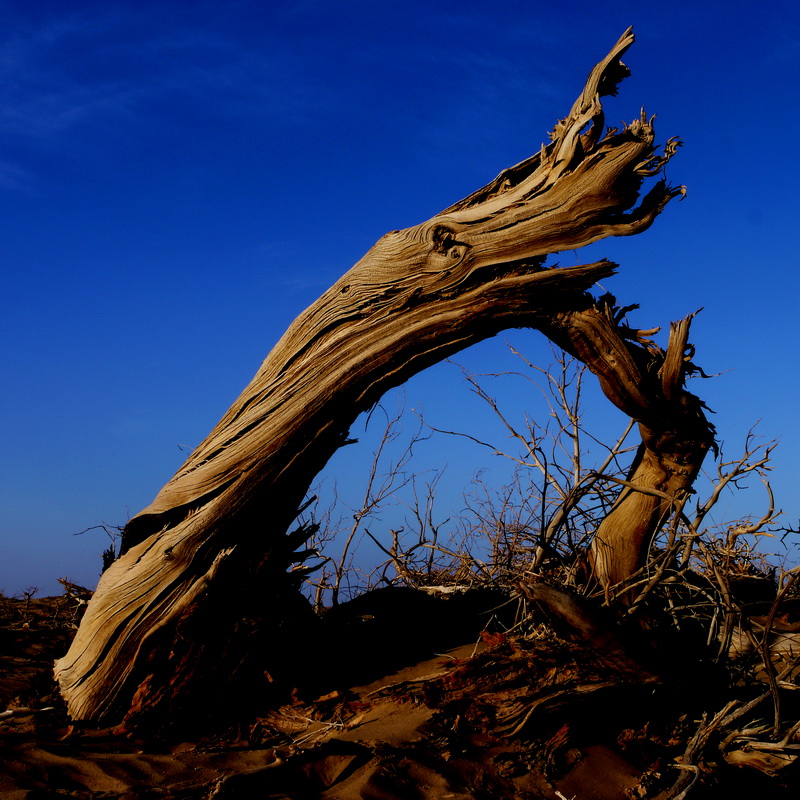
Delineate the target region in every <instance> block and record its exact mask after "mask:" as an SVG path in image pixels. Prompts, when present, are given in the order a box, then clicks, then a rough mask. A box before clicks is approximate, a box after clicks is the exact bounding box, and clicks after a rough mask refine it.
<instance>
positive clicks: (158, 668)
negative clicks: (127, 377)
mask: <svg viewBox="0 0 800 800" xmlns="http://www.w3.org/2000/svg"><path fill="white" fill-rule="evenodd" d="M632 42H633V34H632V32H631V31H630V30H629V31H626V33H625V34H624V35H623V36H622V37H621V38H620V40H619V41H618V42H617V43H616V45H615V46H614V47H613V48H612V50H611V52H610V53H609V54H608V56H607V57H606V58H605V59H604V60H603V61H602V62H600V64H598V65H597V66H596V67H595V68H594V70H593V71H592V73H591V75H590V77H589V79H588V81H587V84H586V87H585V89H584V91H583V92H582V94H581V96H580V97H579V98H578V100H577V101H576V103H575V105H574V107H573V109H572V111H571V112H570V114H569V115H568V116H567V117H566V118H565V119H564V120H561V121H560V122H559V123H558V124H557V125H556V127H555V129H554V131H553V133H552V134H551V142H550V143H549V144H548V145H547V146H543V147H542V149H541V150H540V151H539V152H538V153H537V154H536V155H534V156H532V157H531V158H529V159H527V160H526V161H524V162H522V163H521V164H518V165H516V166H514V167H511V168H509V169H507V170H504V171H503V172H502V173H501V174H500V175H499V176H498V178H497V179H495V180H494V181H493V182H491V183H490V184H488V185H487V186H485V187H483V188H482V189H480V190H478V191H477V192H475V193H473V194H472V195H470V196H469V197H467V198H465V199H464V200H462V201H460V202H458V203H456V204H454V205H453V206H451V207H450V208H448V209H447V210H445V211H444V212H442V213H441V214H438V215H436V216H435V217H433V218H432V219H430V220H428V221H426V222H423V223H421V224H419V225H416V226H414V227H411V228H407V229H405V230H401V231H392V232H390V233H388V234H386V235H385V236H384V237H383V238H382V239H380V240H379V241H378V242H377V243H376V244H375V246H374V247H373V248H372V249H371V250H370V251H369V252H368V253H367V254H366V255H365V256H364V257H363V258H362V259H361V260H360V261H359V262H358V263H357V264H356V265H355V266H354V267H353V268H352V269H350V270H349V271H348V272H347V273H346V274H345V275H343V276H342V277H341V278H340V279H339V280H338V281H337V282H336V283H335V284H334V285H333V286H332V287H331V288H330V289H329V290H328V291H327V292H325V293H324V294H323V295H322V296H321V297H320V298H319V300H317V301H316V302H315V303H313V304H312V305H311V306H310V307H309V308H308V309H306V310H305V311H304V312H303V313H302V314H300V316H298V317H297V319H296V320H295V321H294V322H293V323H292V324H291V326H290V327H289V329H288V330H287V331H286V333H285V334H284V336H283V337H282V338H281V340H280V341H279V342H278V343H277V344H276V345H275V347H274V348H273V350H272V351H271V352H270V354H269V355H268V356H267V358H266V360H265V361H264V363H263V364H262V366H261V369H260V370H259V371H258V373H257V374H256V376H255V377H254V378H253V380H252V382H251V383H250V384H249V386H248V387H247V388H246V389H245V390H244V392H243V393H242V394H241V396H240V397H239V399H238V400H237V401H236V402H235V403H234V404H233V405H232V406H231V408H230V410H229V411H228V412H227V413H226V414H225V416H224V417H223V418H222V420H221V421H220V422H219V424H218V425H217V426H216V427H215V428H214V430H213V431H212V432H211V433H210V434H209V436H208V437H207V438H206V440H205V441H204V442H203V443H202V444H200V446H199V447H198V448H197V449H196V450H195V451H194V452H193V453H192V455H191V456H190V457H189V458H188V460H187V461H186V463H185V464H184V465H183V466H182V467H181V469H180V470H178V472H177V473H176V475H175V476H174V477H173V478H172V479H171V480H170V481H169V482H168V483H167V484H166V485H165V486H164V488H163V489H162V490H161V491H160V492H159V494H158V496H157V497H156V498H155V499H154V501H153V502H152V503H151V504H150V505H149V506H148V507H147V508H145V509H144V510H143V511H141V512H140V513H139V514H138V515H137V516H136V517H134V518H133V519H132V520H131V521H130V522H129V524H128V525H127V527H126V529H125V532H124V537H123V544H124V549H125V552H124V554H123V555H122V557H121V558H120V559H118V560H117V561H116V562H115V563H114V564H113V565H112V566H111V567H110V568H109V569H108V570H107V571H106V573H105V574H104V575H103V577H102V579H101V581H100V585H99V586H98V588H97V591H96V593H95V595H94V597H93V598H92V600H91V602H90V603H89V607H88V609H87V612H86V615H85V616H84V618H83V621H82V623H81V626H80V629H79V631H78V634H77V636H76V638H75V641H74V643H73V645H72V647H71V648H70V650H69V652H68V653H67V655H66V656H65V657H64V658H62V659H60V660H59V661H58V662H57V664H56V677H57V679H58V682H59V685H60V687H61V691H62V694H63V696H64V697H65V699H66V701H67V705H68V708H69V713H70V714H71V715H72V717H73V718H75V719H78V720H108V719H118V718H120V717H122V716H123V715H126V724H127V725H128V727H129V728H132V727H137V726H144V727H146V726H148V725H152V726H155V727H158V726H159V725H163V724H164V721H165V720H167V719H169V718H172V719H175V718H177V717H180V716H181V715H184V716H187V715H188V709H189V708H190V707H191V704H192V703H191V698H193V697H194V698H197V697H201V696H202V695H203V693H204V692H209V691H214V692H215V693H216V692H218V691H220V687H221V686H223V685H231V683H232V682H233V681H235V680H236V678H237V676H238V677H241V676H242V675H244V674H245V673H247V672H248V670H251V671H252V669H253V667H252V664H253V663H256V664H257V668H256V671H258V670H261V672H263V671H264V669H266V667H264V664H265V663H266V664H270V665H271V666H270V667H269V669H270V670H271V669H273V666H274V668H275V669H276V670H277V671H278V672H280V671H281V668H283V669H284V671H285V670H286V665H287V663H290V661H291V659H290V658H289V654H288V653H287V652H286V650H287V649H291V647H290V646H289V645H287V644H286V641H287V640H286V639H284V638H281V637H284V636H286V627H287V624H288V623H289V622H292V621H293V620H294V621H295V622H296V621H297V619H299V618H300V617H302V608H301V604H300V603H299V601H298V598H297V591H296V587H295V586H293V585H292V583H291V579H290V578H289V577H287V575H286V569H287V567H288V566H289V565H290V564H291V563H292V559H293V555H292V554H293V551H294V550H295V549H296V548H297V547H298V546H300V545H301V544H302V541H303V538H304V535H305V534H304V532H303V531H300V532H299V533H297V534H296V535H287V533H286V531H287V530H288V529H289V527H290V525H291V523H292V520H293V519H294V517H295V516H296V513H297V509H298V507H299V505H300V504H301V502H302V499H303V496H304V494H305V493H306V491H307V489H308V487H309V485H310V483H311V481H312V480H313V478H314V476H315V475H316V474H317V473H318V472H319V470H320V469H321V468H322V467H323V466H324V464H325V463H326V462H327V460H328V459H329V458H330V456H331V455H332V454H333V453H334V452H335V451H336V449H337V448H338V447H340V446H341V445H342V444H343V443H344V442H345V440H346V438H347V433H348V429H349V427H350V425H351V424H352V422H353V421H354V420H355V418H356V416H357V415H358V414H359V413H361V412H362V411H363V410H365V409H367V408H369V407H370V406H371V405H372V404H374V403H375V402H377V400H378V399H379V398H380V397H381V395H382V394H383V393H384V392H385V391H386V390H387V389H389V388H391V387H393V386H396V385H398V384H401V383H402V382H404V381H405V380H407V379H408V378H409V377H410V376H411V375H413V374H414V373H416V372H418V371H419V370H421V369H423V368H425V367H427V366H429V365H431V364H433V363H435V362H437V361H439V360H441V359H443V358H445V357H446V356H449V355H451V354H452V353H454V352H456V351H458V350H460V349H462V348H464V347H467V346H468V345H471V344H473V343H475V342H478V341H480V340H482V339H485V338H487V337H490V336H492V335H494V334H495V333H497V332H498V331H501V330H503V329H506V328H510V327H521V326H530V327H537V326H539V325H540V323H542V322H543V321H546V320H548V319H551V318H552V317H553V315H556V314H559V313H562V312H566V311H569V310H571V309H575V308H583V307H585V306H586V303H587V297H586V295H585V292H586V290H587V289H589V288H590V287H591V286H592V285H593V284H594V283H595V282H596V281H598V280H600V279H602V278H605V277H607V276H609V275H611V274H612V273H613V271H614V266H615V265H613V264H611V263H609V262H606V261H601V262H598V263H595V264H588V265H583V266H576V267H571V268H563V269H562V268H544V267H543V266H542V264H543V263H544V259H545V257H546V256H547V255H548V254H551V253H554V252H559V251H562V250H567V249H574V248H578V247H581V246H583V245H586V244H590V243H592V242H595V241H598V240H599V239H602V238H605V237H607V236H627V235H631V234H634V233H637V232H639V231H641V230H644V229H645V228H646V227H648V226H649V225H650V224H651V223H652V221H653V220H654V219H655V217H656V216H657V215H658V214H659V213H660V211H661V210H662V209H663V208H664V206H665V205H666V203H667V202H668V201H669V200H670V199H672V198H673V197H675V196H676V195H677V194H679V193H680V192H681V189H680V188H671V187H668V186H667V185H666V183H665V182H664V181H658V182H657V183H656V184H655V186H654V187H653V188H652V189H651V191H650V192H649V193H648V194H647V195H646V196H645V197H644V198H643V199H642V200H641V202H638V205H637V201H639V190H640V187H641V183H642V180H643V178H644V177H647V176H649V175H651V174H654V173H655V172H657V171H658V169H660V167H661V166H663V163H665V162H666V160H667V159H668V158H669V156H670V155H671V154H672V152H674V149H675V146H676V145H675V143H674V142H670V143H669V144H668V146H667V149H666V150H665V151H664V155H663V156H660V155H658V153H657V151H656V146H655V142H654V135H655V134H654V130H653V126H652V120H648V119H647V118H646V117H645V116H644V114H642V116H641V117H640V118H638V119H636V120H635V121H634V122H633V123H632V124H631V125H629V126H628V127H626V128H625V129H624V130H622V131H618V132H617V131H609V132H607V133H606V132H605V131H604V122H603V112H602V106H601V103H600V96H601V95H604V94H611V93H614V91H615V89H616V84H617V83H618V81H619V80H620V79H621V78H623V77H625V76H626V75H627V74H628V71H627V68H626V67H625V66H624V65H623V64H622V62H621V61H620V58H621V56H622V54H623V53H624V52H625V50H626V49H627V48H628V47H629V46H630V44H631V43H632ZM254 608H255V611H254V610H253V609H254ZM245 613H246V614H249V615H255V617H256V618H255V619H254V620H242V619H240V617H241V616H242V614H245ZM248 626H249V627H248ZM281 648H283V652H274V651H275V650H280V649H281ZM254 651H260V652H254ZM248 674H250V673H248Z"/></svg>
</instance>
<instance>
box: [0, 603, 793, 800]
mask: <svg viewBox="0 0 800 800" xmlns="http://www.w3.org/2000/svg"><path fill="white" fill-rule="evenodd" d="M2 603H3V606H2V608H0V711H2V710H4V709H9V710H10V712H11V713H9V712H5V714H4V715H0V798H3V800H6V799H8V800H11V798H14V799H15V800H16V798H20V799H21V798H30V800H36V799H37V798H45V799H46V798H61V797H72V798H125V799H126V800H128V799H130V800H133V799H134V798H212V797H213V798H234V797H243V798H256V797H258V798H292V800H295V799H296V800H300V799H301V798H317V797H319V798H329V799H330V800H349V798H367V799H369V798H372V800H380V799H384V800H407V799H411V800H417V799H419V800H438V799H439V798H453V799H454V800H461V799H462V798H463V799H466V798H476V799H478V798H532V799H533V798H552V800H556V799H557V798H579V799H580V800H592V799H594V800H620V799H621V798H644V797H651V798H652V797H666V796H667V794H666V790H667V789H668V788H669V787H670V786H672V785H673V784H674V782H675V780H676V779H677V777H678V776H679V770H678V769H676V768H675V766H674V765H675V763H676V758H678V757H679V755H680V753H681V752H682V751H683V747H684V743H685V741H684V740H685V737H686V736H688V735H689V732H690V731H691V730H692V728H691V720H685V721H684V722H681V721H680V715H676V714H674V713H672V712H674V711H675V708H674V705H675V698H674V695H671V694H670V692H669V691H667V690H665V689H664V687H663V686H661V684H660V683H659V681H658V680H657V679H654V678H653V676H652V675H649V674H646V673H639V674H637V673H636V671H635V670H633V671H631V669H630V667H629V665H627V666H626V665H620V664H616V665H611V666H609V665H607V664H603V663H602V661H601V660H599V659H597V658H596V657H594V656H593V655H592V654H591V653H589V654H587V653H586V652H585V651H581V650H580V649H579V648H577V647H575V646H573V645H571V644H569V643H567V642H561V641H559V640H554V639H553V640H551V639H547V637H546V636H545V637H544V638H541V639H537V638H536V637H535V636H534V637H533V638H531V637H530V635H529V636H528V637H527V639H525V640H515V639H511V638H508V637H506V636H505V635H502V634H499V633H493V634H484V635H483V636H482V637H476V638H474V639H471V640H470V641H465V642H464V643H462V644H461V645H458V646H456V647H450V648H449V649H447V650H446V651H443V652H439V653H430V654H428V655H427V656H426V657H419V655H418V654H415V655H414V656H413V658H412V659H411V660H412V661H413V663H406V664H404V665H402V664H401V665H400V666H399V667H396V668H394V667H393V668H392V669H390V670H387V671H386V672H385V673H383V672H381V674H377V675H373V676H372V679H371V680H369V681H366V682H364V683H362V684H361V685H358V686H346V685H344V684H342V686H341V687H340V688H338V689H336V690H334V691H331V692H328V693H327V694H325V695H323V696H321V697H316V698H314V699H312V700H308V699H305V700H302V701H301V700H297V701H295V702H293V703H290V704H287V705H285V706H283V707H281V708H278V709H275V710H274V711H272V712H270V713H269V714H267V715H262V716H257V717H254V718H253V719H249V720H246V721H243V722H242V724H241V725H239V726H238V727H237V728H236V729H235V730H228V731H224V732H223V733H221V734H219V735H216V736H205V737H202V738H198V740H197V741H184V742H170V743H163V742H161V743H159V742H142V741H135V740H131V739H129V738H126V737H125V736H122V735H118V734H115V732H114V731H113V730H111V729H93V728H88V727H84V728H80V727H77V726H72V725H70V721H69V720H68V718H67V716H66V714H65V711H64V708H63V705H62V703H61V701H60V698H59V696H58V693H57V691H56V687H55V685H54V684H53V681H52V677H51V666H52V661H53V659H54V658H56V657H58V656H60V655H61V654H63V652H64V650H65V648H66V647H67V646H68V643H69V640H70V638H71V636H72V634H73V632H74V626H73V625H72V621H71V615H72V612H73V608H74V607H73V606H71V605H70V604H69V603H68V602H67V601H66V600H65V599H64V598H48V599H45V600H38V601H32V602H29V603H27V604H25V603H24V601H8V600H4V601H2ZM543 636H544V635H543ZM659 693H661V696H660V697H659V699H658V702H657V703H656V704H655V705H653V704H652V703H653V701H652V698H653V697H654V696H658V695H659ZM648 704H650V705H648ZM654 708H655V709H657V711H658V716H659V717H660V719H656V718H652V717H653V714H652V711H653V709H654ZM682 725H683V728H682V727H681V726H682ZM682 737H683V738H682ZM726 774H728V773H726ZM730 775H731V776H732V778H731V779H732V780H734V784H733V785H736V786H737V788H738V789H740V790H747V789H748V787H749V786H750V783H751V782H752V781H756V783H757V781H758V780H762V779H763V778H764V776H763V775H762V774H761V773H757V772H754V771H753V770H741V769H738V770H734V771H733V773H730ZM723 778H724V779H723V781H722V782H721V783H720V782H719V781H717V782H716V783H717V786H716V788H715V789H714V790H713V791H711V792H710V793H709V791H708V790H704V789H703V788H702V787H701V788H700V789H699V790H698V791H693V792H692V796H693V797H723V796H725V797H731V796H733V795H731V794H730V785H731V783H730V780H731V779H729V778H725V777H724V776H723ZM786 785H787V784H786V782H785V781H784V782H783V783H781V784H780V785H778V784H775V785H771V791H770V793H769V794H768V795H764V796H770V797H796V796H797V795H796V793H792V792H791V791H790V790H788V789H786ZM726 786H727V788H726ZM762 788H763V787H762ZM752 791H753V792H759V791H761V788H759V786H757V785H756V784H755V783H754V784H753V787H752ZM737 796H745V795H742V794H741V793H740V794H739V795H737ZM754 796H756V795H755V794H754Z"/></svg>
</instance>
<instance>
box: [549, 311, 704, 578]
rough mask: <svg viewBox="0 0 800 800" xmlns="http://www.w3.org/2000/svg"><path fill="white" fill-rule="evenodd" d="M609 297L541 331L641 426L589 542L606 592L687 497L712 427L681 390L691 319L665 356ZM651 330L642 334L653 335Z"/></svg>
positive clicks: (675, 331)
mask: <svg viewBox="0 0 800 800" xmlns="http://www.w3.org/2000/svg"><path fill="white" fill-rule="evenodd" d="M621 316H622V312H621V311H620V310H619V309H617V308H616V307H615V305H614V298H613V297H610V296H608V295H606V296H604V297H602V298H600V300H598V301H597V302H595V303H593V304H592V305H591V306H589V307H587V308H586V309H584V310H582V311H578V310H574V311H568V312H566V313H563V314H556V315H554V316H553V317H552V318H551V320H549V321H548V322H547V323H545V324H543V325H540V328H541V329H542V331H543V332H544V333H545V334H547V335H548V336H549V337H550V338H551V339H552V340H553V341H554V342H556V343H557V344H559V345H560V346H561V347H563V348H564V349H565V350H567V352H569V353H571V354H572V355H574V356H575V357H576V358H578V359H580V360H581V361H583V362H584V363H585V364H586V365H587V366H588V367H589V369H590V370H591V371H592V372H594V373H595V374H596V375H597V376H598V378H599V379H600V385H601V386H602V388H603V392H604V393H605V395H606V397H608V399H609V400H610V401H611V402H612V403H613V404H614V405H615V406H617V408H619V409H621V410H622V411H624V412H625V413H626V414H627V415H628V416H630V417H631V418H632V419H634V420H636V421H637V422H638V423H639V433H640V435H641V438H642V443H641V445H640V446H639V450H638V452H637V455H636V458H635V460H634V463H633V465H632V467H631V470H630V474H629V475H628V477H627V481H626V484H627V485H625V486H623V488H622V491H621V492H620V494H619V496H618V498H617V500H616V502H615V504H614V506H613V508H612V509H611V511H610V512H609V513H608V515H607V516H606V517H605V519H604V520H603V522H602V523H601V525H600V528H599V529H598V531H597V533H596V534H595V536H594V539H593V540H592V545H591V549H590V552H589V559H590V564H591V568H592V571H593V573H594V576H595V577H596V578H597V579H598V580H599V581H600V583H601V584H602V585H603V586H605V587H610V586H612V585H613V584H616V583H619V582H621V581H624V580H625V579H627V578H629V577H630V576H632V575H633V574H634V573H635V572H636V571H637V570H638V569H639V568H640V567H642V566H643V564H644V562H645V560H646V556H647V552H648V550H649V547H650V544H651V543H652V540H653V537H654V536H655V535H656V533H657V532H658V531H659V529H660V528H661V526H662V525H663V523H664V522H665V521H666V519H667V518H668V516H669V515H670V512H671V511H672V510H673V509H675V508H676V507H677V504H678V503H680V502H681V500H683V499H685V497H686V493H687V492H689V491H690V489H691V487H692V484H693V483H694V480H695V478H696V477H697V474H698V472H699V470H700V467H701V465H702V463H703V459H704V458H705V455H706V453H707V452H708V450H709V448H713V447H714V446H715V440H714V427H713V426H712V425H711V423H709V421H708V420H707V419H706V416H705V414H704V413H703V404H702V402H701V401H700V400H699V399H698V398H697V397H696V396H695V395H693V394H691V393H690V392H688V391H687V390H686V389H685V387H684V382H685V379H686V377H687V374H689V373H691V372H692V371H698V370H697V368H696V367H695V366H694V365H693V364H692V362H691V360H690V357H691V350H692V348H691V345H689V343H688V336H689V325H690V323H691V319H692V317H687V318H686V319H684V320H682V321H680V322H676V323H673V324H672V326H671V329H670V336H669V342H668V345H667V349H666V351H663V350H661V349H660V348H658V347H656V346H655V345H654V344H653V343H652V342H650V341H649V340H647V339H644V337H643V334H642V333H641V332H639V331H634V330H631V329H630V328H627V327H626V326H624V325H622V324H621ZM653 332H654V331H649V332H645V333H648V334H649V333H653Z"/></svg>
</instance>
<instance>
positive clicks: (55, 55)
mask: <svg viewBox="0 0 800 800" xmlns="http://www.w3.org/2000/svg"><path fill="white" fill-rule="evenodd" d="M101 8H102V7H101ZM156 11H158V9H156V8H154V7H152V6H150V7H145V8H144V9H143V10H138V9H130V8H124V7H114V6H111V7H108V8H106V9H105V10H103V11H102V12H101V13H96V14H92V15H89V14H87V13H85V12H80V13H75V14H72V15H68V14H65V15H62V16H61V17H59V18H51V19H50V20H49V21H47V22H41V23H39V24H37V25H33V24H29V25H27V26H24V25H18V26H17V27H16V28H15V29H13V30H12V31H10V32H8V31H7V32H6V34H5V36H3V38H2V40H0V130H2V131H3V132H4V133H5V134H6V135H7V136H8V135H12V136H17V137H26V138H28V139H36V138H46V137H49V136H53V135H54V134H58V133H61V132H64V131H67V130H69V129H70V128H73V127H75V126H76V125H79V124H82V123H86V122H91V121H94V120H97V119H101V118H103V117H106V118H111V119H113V120H114V121H116V122H119V121H120V120H127V121H135V120H139V121H143V122H146V117H147V106H148V104H149V103H152V102H154V101H159V100H163V99H164V98H168V97H170V96H176V95H183V96H186V97H188V98H195V99H197V100H198V102H205V103H207V104H209V105H210V104H212V103H213V108H214V111H215V113H218V114H223V115H224V114H244V113H247V114H254V113H255V114H259V115H265V114H269V113H270V112H271V109H272V108H274V107H275V103H272V104H270V103H269V102H264V101H266V100H268V99H269V97H270V95H271V94H272V93H275V92H279V91H280V90H281V83H282V76H281V74H280V70H279V69H276V65H280V66H281V67H282V68H283V69H284V70H285V69H291V63H292V56H291V53H290V52H281V50H283V49H285V48H284V46H283V45H282V44H281V43H280V40H279V38H278V37H275V40H274V41H263V42H262V43H261V46H260V47H259V48H258V49H255V48H252V47H247V46H243V42H242V41H241V40H235V39H232V38H230V37H226V35H225V34H224V33H223V32H220V31H216V30H215V29H214V27H213V26H212V25H210V24H208V20H205V21H202V22H203V24H191V17H188V18H186V17H184V18H182V19H173V20H172V21H171V24H169V23H168V24H164V23H163V21H162V20H160V19H159V18H158V16H157V14H156V13H155V12H156ZM187 19H188V21H187ZM293 88H294V98H295V100H294V103H292V97H282V98H281V103H280V105H281V112H280V113H282V114H285V113H286V111H287V103H288V105H289V107H290V108H291V106H292V105H293V104H294V105H295V106H296V107H297V108H298V109H300V108H301V107H302V104H303V103H304V101H307V100H308V97H306V98H304V97H302V96H300V97H298V96H297V85H296V82H293ZM309 92H310V89H309ZM301 94H302V92H301Z"/></svg>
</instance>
